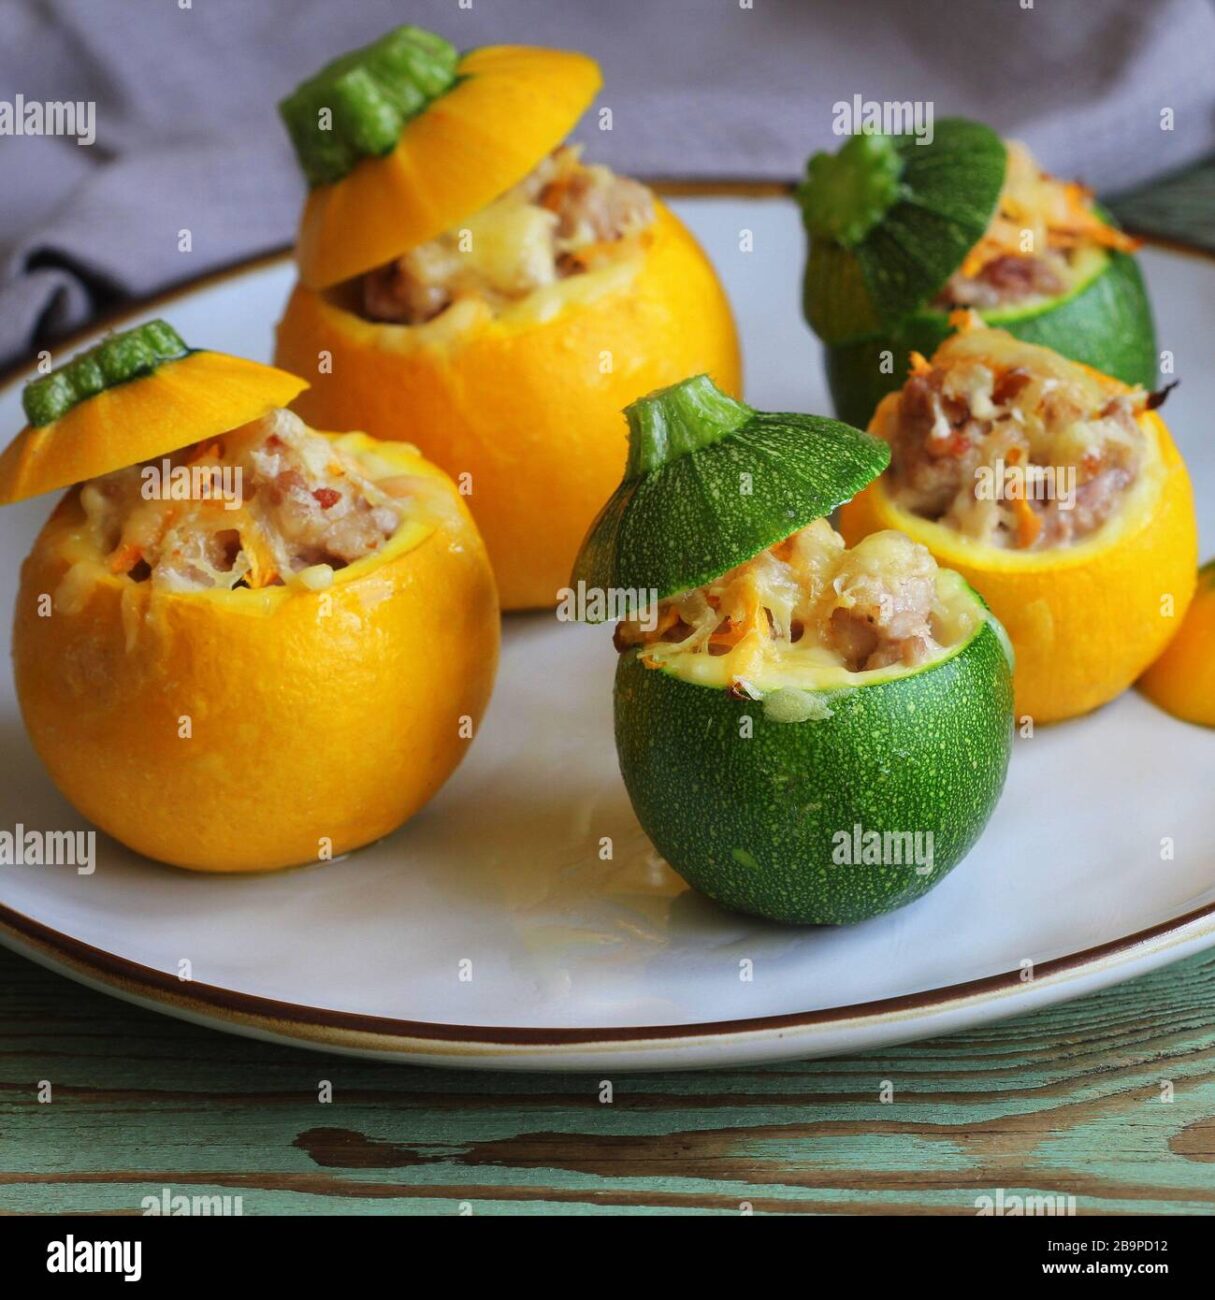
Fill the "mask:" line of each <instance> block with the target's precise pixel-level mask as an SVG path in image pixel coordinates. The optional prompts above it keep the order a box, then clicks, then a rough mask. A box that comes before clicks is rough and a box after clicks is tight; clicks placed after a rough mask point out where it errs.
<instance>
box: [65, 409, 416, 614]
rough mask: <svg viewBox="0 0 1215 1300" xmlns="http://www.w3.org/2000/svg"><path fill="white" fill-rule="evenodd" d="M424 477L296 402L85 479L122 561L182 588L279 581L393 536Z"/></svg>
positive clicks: (116, 566)
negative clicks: (381, 466)
mask: <svg viewBox="0 0 1215 1300" xmlns="http://www.w3.org/2000/svg"><path fill="white" fill-rule="evenodd" d="M415 489H417V490H422V491H424V489H418V480H413V479H409V478H408V476H398V478H396V479H391V480H388V479H385V480H378V481H377V480H373V479H372V478H371V477H369V476H368V475H367V474H366V473H365V472H364V470H363V468H362V467H361V466H360V465H359V463H357V462H356V460H355V459H354V457H353V456H350V455H348V454H346V453H345V452H344V451H342V450H340V449H338V448H335V447H334V446H333V445H332V444H331V443H330V442H329V440H328V439H326V438H324V437H322V436H320V435H319V434H316V433H313V432H312V431H311V430H309V429H308V428H307V427H306V426H305V425H304V424H303V422H302V421H301V420H300V419H299V418H298V417H297V416H295V415H293V414H292V413H291V412H289V411H281V410H280V411H273V412H271V414H270V415H268V416H266V417H265V418H264V419H262V420H258V421H255V422H254V423H253V424H250V425H246V426H245V427H244V428H243V429H237V430H234V431H233V432H232V433H229V434H226V435H225V436H224V437H223V438H222V439H209V440H207V441H205V442H201V443H196V444H194V445H193V446H189V447H185V448H183V449H182V450H180V451H178V452H175V453H174V454H173V455H172V456H169V457H165V458H162V459H161V460H157V461H149V462H147V463H146V464H143V465H132V466H130V467H129V468H127V469H122V470H118V471H117V472H116V473H113V474H107V475H105V476H103V477H101V478H97V479H92V480H90V481H89V482H87V483H84V484H82V485H81V487H80V489H79V492H80V504H81V507H82V509H83V512H84V516H85V525H86V530H87V535H88V537H89V539H90V541H91V543H92V546H93V548H94V549H95V550H96V551H97V552H98V553H99V554H100V555H102V556H104V557H105V565H106V567H107V568H108V570H109V571H110V572H111V573H115V574H124V575H126V576H128V577H130V578H132V579H133V580H135V581H150V582H151V583H152V584H153V585H154V586H158V587H165V588H168V589H172V590H179V591H186V590H198V589H204V588H208V587H226V588H229V589H231V588H234V587H251V588H258V587H268V586H276V585H279V584H281V583H284V582H286V581H288V580H290V578H291V577H292V576H293V575H294V574H296V573H298V572H300V571H302V570H304V569H308V568H312V567H314V566H317V565H326V566H328V567H329V568H330V569H340V568H343V567H344V566H345V565H347V564H351V563H353V562H354V561H355V560H357V559H361V558H362V557H363V556H365V555H369V554H371V553H372V552H374V551H377V550H379V549H380V548H382V547H383V546H384V544H385V543H386V542H387V540H388V539H389V538H390V537H391V536H392V535H393V534H394V533H395V532H396V531H397V529H398V528H399V526H400V524H401V522H402V520H403V518H404V515H405V510H406V502H407V500H408V498H409V497H410V495H411V494H412V493H413V492H414V491H415Z"/></svg>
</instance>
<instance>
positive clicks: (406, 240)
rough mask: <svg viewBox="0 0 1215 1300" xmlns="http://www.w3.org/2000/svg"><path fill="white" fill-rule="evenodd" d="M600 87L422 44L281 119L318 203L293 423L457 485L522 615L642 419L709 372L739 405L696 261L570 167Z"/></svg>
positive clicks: (511, 605)
mask: <svg viewBox="0 0 1215 1300" xmlns="http://www.w3.org/2000/svg"><path fill="white" fill-rule="evenodd" d="M599 85H600V77H599V69H598V68H597V66H596V65H595V63H594V62H593V61H592V60H591V59H589V58H587V57H586V56H584V55H581V54H573V53H567V52H563V51H558V50H545V49H529V48H524V47H519V46H499V47H492V48H485V49H478V50H472V51H470V52H468V53H466V54H463V55H457V53H456V51H455V50H454V48H453V47H452V46H450V45H449V44H448V43H447V42H446V41H443V40H442V39H441V38H439V37H437V36H434V35H431V34H430V33H427V32H422V31H420V30H418V29H417V28H409V27H407V28H400V29H398V30H396V31H394V32H391V33H389V34H388V35H387V36H385V37H383V38H382V39H381V40H379V41H377V42H376V43H375V44H373V45H371V46H369V47H367V48H366V49H363V50H356V51H354V52H352V53H351V54H348V55H346V56H344V57H343V58H342V59H339V60H338V61H337V62H336V63H334V64H332V65H330V66H329V67H327V68H325V69H323V70H322V71H321V72H320V73H319V74H318V75H317V76H316V77H314V78H313V79H311V80H310V81H308V82H305V83H304V85H303V86H301V87H300V88H299V89H298V90H297V91H296V92H295V93H294V94H293V95H291V96H289V97H288V98H287V99H286V100H285V101H284V102H283V105H282V113H283V117H284V119H285V120H286V123H287V126H288V128H289V130H290V133H291V136H292V139H293V141H294V143H295V147H296V152H297V154H298V157H299V160H300V164H301V167H302V169H303V171H304V173H305V176H306V177H307V179H308V180H309V182H310V184H311V186H312V188H311V190H310V193H309V196H308V200H307V205H306V207H305V210H304V216H303V221H302V224H301V227H300V234H299V242H298V247H297V257H298V261H299V270H300V282H299V284H298V286H297V287H296V289H295V291H294V292H293V294H292V296H291V300H290V302H289V303H288V305H287V308H286V312H285V314H284V316H283V319H282V321H281V323H280V325H279V327H278V351H277V360H278V362H279V364H281V365H283V366H286V367H287V368H288V369H291V370H294V371H296V372H298V373H300V374H304V375H308V376H309V377H310V379H311V384H312V386H311V388H310V389H309V391H308V392H307V393H305V394H304V395H303V396H302V397H301V398H300V400H299V401H298V403H297V409H298V410H299V411H300V412H301V414H303V415H304V416H305V417H306V418H307V419H309V420H311V421H312V422H313V423H315V424H319V425H321V426H323V427H326V428H348V427H357V428H360V429H366V430H367V431H368V432H369V433H371V434H373V435H375V436H376V437H379V438H386V439H391V438H399V437H408V438H409V439H410V440H411V441H413V442H415V443H417V445H418V446H419V447H420V448H421V449H422V451H423V453H424V454H426V455H427V456H429V457H430V458H431V459H432V460H433V461H435V463H436V464H438V465H440V466H441V467H442V468H443V469H445V470H446V471H447V472H448V473H449V474H451V475H452V477H453V478H455V479H456V480H457V481H458V482H459V483H460V485H461V490H462V491H463V492H465V494H466V495H467V498H468V502H469V505H470V507H471V509H472V511H473V514H474V515H475V516H476V518H477V521H478V523H479V525H480V527H481V531H482V532H483V534H484V536H485V541H486V544H487V546H488V548H489V553H490V558H491V560H492V562H493V565H494V570H495V573H496V575H497V579H498V586H499V589H500V592H501V597H502V603H503V606H504V607H505V608H507V609H517V608H527V607H538V606H545V605H552V604H553V603H554V601H555V600H556V593H557V590H558V588H559V587H560V586H561V585H562V584H563V583H564V582H565V579H566V576H567V575H568V573H569V568H570V564H571V563H572V561H573V558H574V554H575V552H576V551H577V548H578V544H579V542H580V541H581V539H582V536H583V534H584V533H585V531H586V527H587V525H588V523H589V522H590V520H591V518H592V516H593V515H594V513H595V510H596V508H597V507H598V505H599V504H600V502H602V500H603V499H604V497H605V496H606V495H607V494H608V493H609V492H610V491H611V489H612V487H613V485H614V484H615V483H616V482H617V480H618V479H619V477H620V470H621V466H622V465H623V463H624V455H625V447H624V439H623V437H622V436H621V430H620V425H619V411H620V408H621V407H622V406H623V405H624V404H625V403H626V402H629V401H631V400H632V399H633V398H634V397H637V396H638V395H639V394H641V393H643V392H645V391H646V390H647V389H650V388H653V387H656V386H658V385H661V384H664V383H669V382H671V381H672V380H674V379H676V378H679V377H680V376H682V375H685V374H687V373H689V372H690V371H695V370H706V371H709V372H710V373H712V374H713V375H714V377H715V378H716V380H717V382H718V383H719V384H720V385H721V386H722V387H723V388H725V389H727V390H729V391H738V388H739V384H740V382H741V380H740V364H739V354H738V342H737V338H736V336H735V331H734V324H733V321H732V319H731V316H730V310H729V306H728V304H727V302H726V299H725V296H724V294H723V292H722V289H721V286H720V285H719V284H718V281H717V278H716V276H715V274H714V272H713V269H712V267H711V266H710V265H709V262H708V260H707V259H706V258H705V255H704V254H703V252H702V251H701V249H700V248H699V246H698V245H697V244H696V242H695V240H694V239H693V238H692V236H691V235H690V234H689V233H688V231H687V230H686V229H685V228H684V227H683V225H682V224H681V223H680V222H679V220H678V219H677V218H676V217H675V216H674V215H673V214H672V213H671V212H670V211H669V210H668V209H667V208H666V207H665V206H664V205H663V204H662V203H661V202H659V201H658V200H657V199H656V198H655V196H654V195H653V194H652V193H651V192H650V190H649V189H647V188H646V187H645V186H643V185H641V184H639V183H638V182H637V181H634V180H631V179H629V178H627V177H623V176H618V175H615V174H614V173H612V172H611V171H609V170H608V169H607V168H606V167H603V166H599V165H595V164H594V163H592V162H589V161H584V159H583V157H582V155H581V152H580V151H579V150H578V149H576V148H573V147H570V146H567V145H565V144H563V141H564V139H565V137H566V136H567V135H568V134H569V132H570V131H571V130H572V129H573V127H574V125H575V123H576V122H577V120H578V118H579V117H580V116H581V114H582V113H583V112H584V111H585V109H586V108H587V106H588V105H589V103H590V102H591V100H592V98H593V97H594V95H595V93H596V91H597V90H598V88H599ZM326 114H328V117H326ZM318 124H319V125H318ZM327 128H328V129H327Z"/></svg>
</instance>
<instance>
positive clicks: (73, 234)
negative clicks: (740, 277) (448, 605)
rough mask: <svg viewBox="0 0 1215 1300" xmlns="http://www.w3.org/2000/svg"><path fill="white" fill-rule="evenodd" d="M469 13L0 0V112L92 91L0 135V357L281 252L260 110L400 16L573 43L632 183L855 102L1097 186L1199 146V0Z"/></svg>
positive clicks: (793, 164)
mask: <svg viewBox="0 0 1215 1300" xmlns="http://www.w3.org/2000/svg"><path fill="white" fill-rule="evenodd" d="M469 3H470V4H471V7H461V3H460V0H411V2H410V3H408V4H405V3H401V0H343V2H342V3H337V2H335V0H88V3H87V4H84V3H80V2H79V0H0V101H6V100H7V101H9V102H12V101H14V100H15V98H16V96H17V95H18V94H20V95H23V96H24V97H25V100H26V101H27V102H28V101H31V100H33V101H51V100H61V101H62V100H73V101H75V100H82V101H91V102H93V103H94V104H95V105H96V108H95V112H96V140H95V142H94V143H93V144H92V145H90V146H87V147H82V146H80V145H78V144H77V143H76V142H75V141H74V140H72V139H69V138H63V137H9V136H0V365H4V364H7V363H11V362H13V361H14V360H16V359H19V358H20V357H22V356H23V355H25V354H26V353H27V352H28V351H29V350H30V349H31V347H32V346H33V345H34V343H35V340H42V339H53V338H54V337H56V336H58V335H61V334H62V333H63V332H65V331H67V330H71V329H74V328H78V327H79V326H80V325H82V324H84V323H86V322H87V321H88V320H89V319H90V318H91V317H92V316H93V315H95V314H96V313H98V312H99V311H104V310H105V309H107V308H108V307H110V306H112V305H113V304H114V303H115V302H116V301H118V300H121V299H123V298H129V297H139V296H143V295H147V294H150V293H153V292H155V291H157V290H159V289H163V288H165V287H166V286H168V285H171V284H173V283H175V282H178V281H181V280H185V279H189V278H191V277H194V276H196V275H199V274H201V273H203V272H205V271H208V270H211V269H214V268H215V267H218V266H222V265H225V264H228V263H231V262H233V261H236V260H238V259H240V258H243V257H247V256H251V255H253V254H256V253H259V252H264V251H266V250H269V249H271V248H275V247H278V246H281V245H284V244H286V243H288V242H289V241H290V239H291V237H292V233H293V231H294V226H295V222H296V218H297V215H298V211H299V204H300V200H301V197H302V194H303V187H302V183H301V182H300V180H299V178H298V176H297V174H296V171H295V167H294V164H293V160H292V157H291V153H290V149H289V147H288V145H287V142H286V138H285V136H284V134H283V132H282V130H281V128H280V126H279V124H278V120H277V116H276V113H275V107H274V106H275V103H276V101H277V100H278V99H279V98H280V97H281V96H282V95H284V94H285V93H287V92H288V91H289V90H290V89H291V88H292V87H293V86H294V84H295V83H296V82H297V81H298V80H299V79H300V78H302V77H304V76H306V75H307V74H309V73H311V72H313V71H314V70H315V69H316V68H317V67H319V66H320V64H321V63H323V62H325V61H326V60H327V59H329V58H331V57H333V56H334V55H335V54H337V53H339V52H342V51H344V50H346V49H349V48H351V47H352V46H355V45H358V44H362V43H364V42H366V41H368V40H371V39H374V38H375V37H376V36H378V35H379V34H380V33H381V32H383V31H385V30H387V29H388V28H389V27H391V26H393V25H395V24H397V23H401V22H415V23H418V24H420V25H423V26H428V27H433V28H434V29H435V30H437V31H440V32H442V33H443V34H444V35H446V36H447V37H448V38H449V39H451V40H452V41H454V42H455V43H456V44H457V45H459V46H460V47H462V48H467V47H470V46H474V45H484V44H490V43H499V42H518V43H529V44H538V45H552V46H563V47H568V48H575V49H582V50H586V51H587V52H589V53H591V54H593V55H594V56H595V57H596V58H597V59H598V60H599V61H600V63H601V64H602V66H603V71H604V80H605V86H604V90H603V92H602V94H601V96H600V99H599V101H598V103H599V105H600V106H606V107H610V108H611V109H612V129H611V131H610V132H609V131H603V130H599V129H597V126H598V118H596V117H588V119H587V121H586V124H585V125H584V127H583V128H582V131H581V138H583V139H585V140H586V141H587V142H588V148H589V151H590V152H591V154H592V156H593V157H595V158H596V159H599V160H601V161H605V162H608V163H610V164H612V165H613V166H615V167H617V168H619V169H622V170H627V171H629V172H632V173H634V174H637V175H641V176H644V177H665V178H682V177H693V178H745V179H756V180H773V179H775V180H791V179H793V178H794V177H796V176H797V175H798V174H799V173H800V172H801V170H802V167H803V165H804V162H805V158H806V155H807V154H808V153H809V152H811V151H813V150H815V149H820V148H835V147H837V145H838V143H839V141H838V139H837V138H836V137H834V136H833V134H832V120H833V111H832V107H833V105H834V104H835V103H836V102H837V101H851V100H852V99H853V97H854V96H856V95H860V96H862V97H863V98H864V99H870V100H906V99H911V100H928V101H931V103H932V105H933V111H934V113H935V115H936V116H937V117H944V116H946V115H949V114H958V113H960V114H964V115H968V116H973V117H979V118H982V119H984V120H986V121H989V122H991V123H992V124H993V125H995V126H996V127H997V128H998V129H999V130H1000V131H1002V132H1004V133H1005V134H1007V135H1011V136H1014V137H1017V138H1021V139H1024V140H1026V141H1027V142H1028V143H1029V144H1030V145H1031V147H1033V148H1034V150H1035V151H1036V152H1037V154H1038V156H1039V157H1040V158H1041V160H1042V161H1043V162H1044V164H1045V165H1046V166H1048V167H1049V168H1051V169H1052V170H1054V171H1057V172H1059V173H1060V174H1064V175H1069V176H1070V175H1078V176H1081V177H1082V178H1083V179H1085V180H1086V181H1087V182H1089V183H1090V184H1092V185H1094V186H1095V187H1097V188H1098V189H1101V190H1104V191H1109V190H1122V189H1126V188H1128V187H1130V186H1133V185H1135V184H1137V183H1140V182H1142V181H1144V180H1146V179H1148V178H1150V177H1153V176H1157V175H1160V174H1163V173H1166V172H1171V171H1174V170H1176V169H1178V168H1181V167H1183V166H1185V165H1187V164H1189V163H1191V162H1193V161H1195V160H1196V159H1198V158H1200V157H1203V156H1204V155H1207V154H1210V153H1212V152H1215V79H1212V78H1211V76H1210V69H1211V66H1212V59H1213V54H1215V9H1213V8H1212V7H1211V5H1210V4H1209V3H1208V0H918V2H917V3H910V2H909V0H851V2H850V3H837V2H827V0H822V2H819V0H661V3H657V2H656V0H611V2H610V3H608V0H469ZM183 5H187V6H188V7H184V8H183V7H182V6H183ZM1023 5H1029V6H1030V7H1022V6H1023ZM1168 111H1171V115H1172V127H1173V129H1171V130H1162V129H1161V128H1162V120H1165V121H1167V116H1166V117H1164V118H1163V119H1162V114H1167V112H1168ZM503 129H509V124H508V123H504V124H503ZM182 232H188V235H183V233H182Z"/></svg>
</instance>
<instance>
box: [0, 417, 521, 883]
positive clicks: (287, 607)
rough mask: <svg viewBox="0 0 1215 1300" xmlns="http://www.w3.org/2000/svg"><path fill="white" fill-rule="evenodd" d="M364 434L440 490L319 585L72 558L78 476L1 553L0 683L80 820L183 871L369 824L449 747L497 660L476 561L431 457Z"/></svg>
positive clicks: (350, 844) (295, 850)
mask: <svg viewBox="0 0 1215 1300" xmlns="http://www.w3.org/2000/svg"><path fill="white" fill-rule="evenodd" d="M349 437H350V438H351V439H352V440H353V441H352V442H350V443H348V444H347V445H350V446H352V447H354V448H356V449H357V448H358V447H360V446H362V447H371V445H372V444H371V443H370V441H369V440H367V439H365V438H362V437H361V436H359V435H349ZM374 450H375V453H376V454H377V455H378V456H380V457H382V458H386V459H388V460H390V461H391V462H392V464H393V465H394V466H396V467H399V472H400V473H404V474H411V475H421V476H424V477H429V478H434V479H437V480H439V481H440V482H442V483H443V489H442V496H443V500H444V501H446V503H447V505H446V507H445V508H444V509H443V510H441V511H438V512H436V513H435V515H434V517H433V518H431V519H429V520H428V522H425V523H421V522H418V523H411V522H409V521H406V522H405V523H404V524H403V525H402V527H401V528H400V529H399V530H398V532H397V534H396V535H395V536H394V537H393V538H392V539H391V540H390V541H389V542H388V543H387V545H386V547H385V549H384V550H383V552H381V553H378V554H373V555H371V556H368V557H365V558H364V559H362V560H359V561H357V562H356V563H354V564H352V565H350V566H349V567H348V568H346V569H343V570H340V571H338V572H337V573H336V574H335V575H334V580H333V583H332V585H331V586H330V587H329V588H328V589H327V590H324V591H314V590H308V589H306V588H305V587H303V586H301V585H300V584H299V583H298V582H294V581H293V582H292V583H290V584H288V585H287V586H280V587H266V588H262V589H259V590H245V589H237V590H234V591H231V592H229V591H226V590H225V591H205V592H189V593H173V592H167V591H164V590H155V589H153V585H152V584H151V583H150V582H141V583H136V582H132V581H130V580H129V579H127V578H126V577H117V576H114V575H112V574H110V573H109V572H108V570H105V569H104V566H103V565H100V564H97V563H94V562H93V560H92V559H90V558H87V557H86V558H85V559H84V560H83V561H82V560H81V555H82V554H83V553H84V552H83V551H82V542H81V532H82V512H81V510H80V506H79V501H78V496H77V494H76V493H74V492H73V493H70V494H69V495H68V496H67V497H65V498H64V500H63V501H61V502H60V504H59V506H58V508H57V509H56V510H55V512H54V514H53V515H52V517H51V519H50V520H49V521H48V522H47V524H46V526H45V528H44V529H43V531H42V533H41V534H40V535H39V537H38V539H37V541H36V543H35V545H34V549H33V552H32V554H31V555H30V556H29V558H28V559H27V560H26V562H25V565H24V567H23V569H22V575H21V587H20V592H19V594H18V598H17V606H16V620H15V627H14V633H13V659H14V667H15V676H16V684H17V694H18V698H19V700H20V703H21V709H22V712H23V714H24V716H25V722H26V725H27V727H28V729H29V734H30V737H31V739H32V740H33V743H34V746H35V748H36V749H37V751H38V753H39V754H40V755H41V757H42V759H43V761H44V762H45V764H46V766H47V768H48V769H49V771H50V774H51V776H52V777H53V778H54V780H55V782H56V784H57V785H58V786H59V788H60V790H61V791H62V792H63V794H64V795H65V796H66V797H67V798H68V799H69V800H70V801H71V802H72V803H73V804H74V805H75V806H76V808H77V809H78V810H79V811H80V812H81V813H83V814H84V816H86V817H87V818H89V819H90V820H91V821H92V822H94V823H95V824H96V825H97V826H98V827H100V828H101V829H102V830H104V831H106V832H108V833H109V834H111V835H113V836H114V837H115V838H116V839H118V840H121V841H122V842H123V843H124V844H126V845H128V846H129V847H130V848H132V849H134V850H136V851H137V852H139V853H143V854H146V855H147V856H149V857H152V858H157V859H159V860H161V861H163V862H169V863H173V864H175V865H177V866H180V867H189V868H195V869H200V870H209V871H231V872H239V871H262V870H270V869H273V868H278V867H286V866H291V865H295V864H302V863H308V862H316V861H318V860H324V859H325V858H328V857H330V856H336V855H338V854H341V853H345V852H347V851H349V850H351V849H355V848H358V847H359V846H360V845H363V844H367V843H369V842H371V841H373V840H375V839H378V838H380V837H381V836H384V835H387V834H388V833H389V832H390V831H392V830H393V829H394V828H396V827H397V826H399V825H400V824H401V823H402V822H404V821H405V820H406V819H407V818H408V817H410V816H411V815H412V814H413V813H414V812H416V811H417V810H418V809H419V808H420V807H421V806H422V805H423V804H424V803H425V802H426V801H427V800H428V799H429V798H430V797H431V796H432V795H433V794H434V793H435V791H436V790H438V788H439V787H440V786H441V785H442V784H443V782H444V780H445V779H446V778H447V777H448V776H449V775H450V773H451V772H452V770H453V769H454V768H455V766H456V764H457V763H458V762H459V761H460V759H461V758H462V757H463V755H464V753H465V752H466V750H467V748H468V746H469V745H470V743H472V737H473V736H475V734H476V726H477V724H478V722H479V721H480V718H481V715H482V712H483V711H484V709H485V706H486V703H487V701H488V699H489V695H490V689H491V686H492V682H493V677H494V672H495V667H496V663H497V654H498V610H497V602H496V596H495V591H494V584H493V578H492V575H491V572H490V568H489V564H488V561H487V558H486V555H485V551H484V548H483V546H482V543H481V540H480V538H479V536H478V534H477V531H476V528H475V526H474V525H473V523H472V520H471V518H470V517H469V515H468V513H467V511H466V510H465V508H464V506H463V504H462V503H461V502H460V500H459V498H458V497H457V495H456V493H455V490H454V488H453V487H452V485H451V484H450V483H446V482H445V481H444V480H443V476H442V475H441V474H440V473H439V471H437V470H436V469H435V468H434V467H433V466H431V465H429V464H428V463H427V462H426V461H424V460H423V459H422V458H421V457H420V456H418V455H417V454H416V452H414V450H413V449H412V448H409V447H408V446H404V445H397V446H392V447H377V448H375V449H374ZM73 561H74V562H75V565H76V568H75V570H74V572H73V573H72V574H71V576H69V568H71V565H72V562H73ZM82 564H83V569H82V568H81V565H82ZM48 599H49V602H50V606H49V608H50V612H49V615H48V614H47V608H48Z"/></svg>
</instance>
